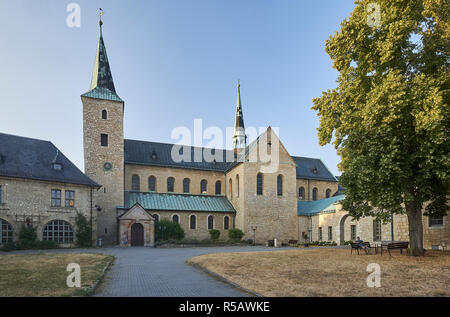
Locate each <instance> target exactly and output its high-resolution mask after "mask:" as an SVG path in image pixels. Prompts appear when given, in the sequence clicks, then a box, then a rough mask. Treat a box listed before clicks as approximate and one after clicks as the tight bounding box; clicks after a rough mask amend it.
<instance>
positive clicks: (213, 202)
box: [125, 192, 236, 213]
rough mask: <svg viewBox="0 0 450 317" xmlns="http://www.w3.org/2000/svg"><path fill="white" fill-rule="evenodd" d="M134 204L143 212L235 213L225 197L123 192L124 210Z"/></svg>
mask: <svg viewBox="0 0 450 317" xmlns="http://www.w3.org/2000/svg"><path fill="white" fill-rule="evenodd" d="M136 203H139V204H140V205H141V206H142V207H143V208H144V209H145V210H156V211H158V210H159V211H204V212H232V213H235V212H236V210H235V209H234V207H233V205H232V204H231V203H230V201H229V200H228V199H227V198H226V197H225V196H209V195H190V194H175V193H156V192H125V208H126V209H128V208H131V207H133V206H134V205H135V204H136Z"/></svg>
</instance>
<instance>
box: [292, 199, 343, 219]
mask: <svg viewBox="0 0 450 317" xmlns="http://www.w3.org/2000/svg"><path fill="white" fill-rule="evenodd" d="M344 198H345V195H339V196H334V197H330V198H325V199H320V200H299V201H298V203H297V215H299V216H315V215H317V214H319V213H322V212H333V211H336V207H335V203H337V202H339V201H341V200H343V199H344Z"/></svg>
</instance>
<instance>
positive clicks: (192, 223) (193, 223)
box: [189, 215, 197, 230]
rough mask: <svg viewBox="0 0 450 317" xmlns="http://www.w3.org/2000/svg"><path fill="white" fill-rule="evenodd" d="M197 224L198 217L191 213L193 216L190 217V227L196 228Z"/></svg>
mask: <svg viewBox="0 0 450 317" xmlns="http://www.w3.org/2000/svg"><path fill="white" fill-rule="evenodd" d="M196 226H197V217H195V215H191V217H189V227H190V228H191V229H192V230H194V229H195V228H196Z"/></svg>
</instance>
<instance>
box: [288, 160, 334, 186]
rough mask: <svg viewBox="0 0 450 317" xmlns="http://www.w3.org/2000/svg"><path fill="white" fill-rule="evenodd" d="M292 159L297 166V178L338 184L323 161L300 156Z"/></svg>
mask: <svg viewBox="0 0 450 317" xmlns="http://www.w3.org/2000/svg"><path fill="white" fill-rule="evenodd" d="M292 159H293V160H294V162H295V164H297V178H304V179H315V180H322V181H332V182H337V180H336V178H335V177H334V176H333V174H331V172H330V171H329V170H328V168H327V167H326V165H325V164H324V163H323V162H322V160H320V159H315V158H309V157H300V156H292Z"/></svg>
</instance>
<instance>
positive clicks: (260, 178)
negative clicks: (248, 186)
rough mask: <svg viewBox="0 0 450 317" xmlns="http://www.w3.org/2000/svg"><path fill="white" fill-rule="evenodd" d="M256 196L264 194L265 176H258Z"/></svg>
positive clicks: (259, 174)
mask: <svg viewBox="0 0 450 317" xmlns="http://www.w3.org/2000/svg"><path fill="white" fill-rule="evenodd" d="M256 194H257V195H262V194H263V175H262V174H261V173H258V175H257V176H256Z"/></svg>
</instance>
